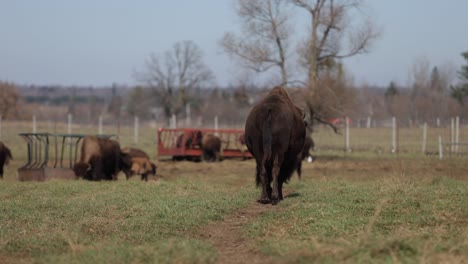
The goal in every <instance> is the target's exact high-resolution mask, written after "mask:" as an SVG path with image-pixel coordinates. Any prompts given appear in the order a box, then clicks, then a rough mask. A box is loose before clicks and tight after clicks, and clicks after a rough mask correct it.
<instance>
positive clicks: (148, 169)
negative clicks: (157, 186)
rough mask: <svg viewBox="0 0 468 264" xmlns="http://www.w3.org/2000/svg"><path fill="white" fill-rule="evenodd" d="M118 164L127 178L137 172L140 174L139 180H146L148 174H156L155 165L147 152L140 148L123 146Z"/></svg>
mask: <svg viewBox="0 0 468 264" xmlns="http://www.w3.org/2000/svg"><path fill="white" fill-rule="evenodd" d="M120 165H121V170H122V171H123V172H124V173H125V176H126V178H127V180H128V179H129V178H130V177H131V176H133V175H136V174H138V175H141V180H145V181H148V174H151V175H153V176H154V175H156V169H157V167H156V165H155V164H154V163H152V162H151V161H150V158H149V156H148V154H146V152H144V151H143V150H141V149H137V148H123V149H122V151H121V164H120Z"/></svg>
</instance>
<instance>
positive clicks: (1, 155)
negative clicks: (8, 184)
mask: <svg viewBox="0 0 468 264" xmlns="http://www.w3.org/2000/svg"><path fill="white" fill-rule="evenodd" d="M11 159H13V156H12V155H11V151H10V149H9V148H7V146H5V144H3V143H2V142H0V178H2V179H3V165H5V164H6V165H8V162H9V161H10V160H11Z"/></svg>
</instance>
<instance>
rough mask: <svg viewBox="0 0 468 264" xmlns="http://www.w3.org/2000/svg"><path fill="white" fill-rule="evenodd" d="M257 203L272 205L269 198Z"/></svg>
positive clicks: (259, 200) (261, 199)
mask: <svg viewBox="0 0 468 264" xmlns="http://www.w3.org/2000/svg"><path fill="white" fill-rule="evenodd" d="M257 203H261V204H269V203H270V199H268V198H260V199H258V200H257Z"/></svg>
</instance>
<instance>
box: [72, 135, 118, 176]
mask: <svg viewBox="0 0 468 264" xmlns="http://www.w3.org/2000/svg"><path fill="white" fill-rule="evenodd" d="M120 168H121V154H120V145H119V143H118V142H117V141H115V140H111V139H106V138H99V137H96V136H86V137H85V138H84V140H83V143H82V145H81V157H80V161H79V162H77V163H76V164H75V165H74V166H73V171H74V172H75V175H76V176H77V177H82V178H84V179H86V180H91V181H100V180H117V174H118V173H119V171H120Z"/></svg>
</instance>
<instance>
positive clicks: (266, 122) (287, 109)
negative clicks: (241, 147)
mask: <svg viewBox="0 0 468 264" xmlns="http://www.w3.org/2000/svg"><path fill="white" fill-rule="evenodd" d="M304 117H305V114H304V111H302V110H301V109H300V108H298V107H296V106H295V105H294V104H293V103H292V101H291V99H290V98H289V95H288V93H287V91H286V90H285V89H284V88H283V87H279V86H277V87H274V88H273V89H272V90H271V91H270V92H269V93H268V94H267V95H266V97H265V98H264V99H263V100H261V101H260V102H259V103H258V104H257V105H255V106H254V108H253V109H252V110H251V111H250V113H249V115H248V117H247V120H246V124H245V137H246V144H247V148H248V149H249V151H250V153H252V155H253V157H254V158H255V161H256V164H257V167H256V184H257V187H258V186H259V185H260V184H261V185H262V193H261V196H260V199H259V200H258V202H259V203H263V204H266V203H271V204H273V205H275V204H277V203H278V202H279V201H280V200H282V199H283V190H282V189H283V183H287V181H288V180H289V179H290V178H291V175H292V173H293V172H294V170H295V169H296V168H297V166H298V164H299V162H300V160H301V155H302V149H303V146H304V138H305V130H306V124H305V122H304ZM272 182H273V188H272V187H271V183H272Z"/></svg>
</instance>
